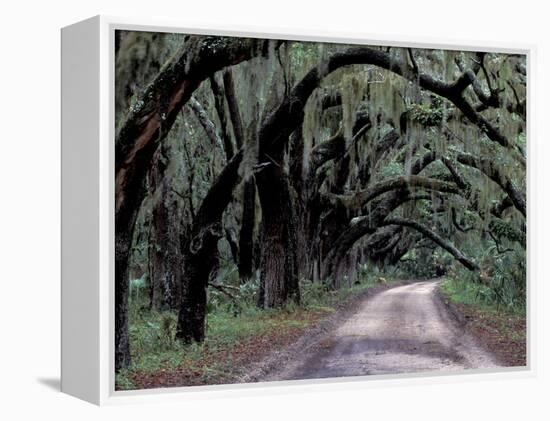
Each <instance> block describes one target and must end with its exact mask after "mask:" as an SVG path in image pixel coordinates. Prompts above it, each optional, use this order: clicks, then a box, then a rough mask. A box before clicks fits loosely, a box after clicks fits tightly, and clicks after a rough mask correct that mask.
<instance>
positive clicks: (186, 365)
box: [117, 280, 525, 389]
mask: <svg viewBox="0 0 550 421" xmlns="http://www.w3.org/2000/svg"><path fill="white" fill-rule="evenodd" d="M440 285H441V280H429V281H400V282H398V283H390V284H376V283H374V284H373V283H371V284H368V285H363V286H361V287H358V288H355V289H353V290H351V291H348V293H347V294H346V295H345V296H334V297H333V299H332V300H331V302H328V303H324V305H317V306H309V307H305V308H304V307H297V308H293V309H287V310H285V309H283V310H279V311H271V312H270V311H267V312H266V311H262V312H260V313H255V314H251V315H249V316H247V315H246V314H243V315H240V316H239V317H236V318H231V319H227V318H223V319H220V320H218V321H216V319H215V318H214V319H212V320H211V322H210V324H211V327H210V331H211V334H210V339H209V340H207V341H206V342H205V343H204V344H201V345H198V344H194V347H191V348H189V347H187V348H184V349H183V350H181V349H180V350H177V351H175V352H172V353H171V357H170V358H167V359H166V361H161V363H160V364H154V365H150V364H148V363H147V364H138V365H137V366H136V367H135V368H134V369H133V370H132V371H131V372H128V373H125V374H124V377H123V378H122V379H121V380H122V381H117V383H118V384H117V388H118V389H134V388H138V389H142V388H157V387H170V386H194V385H211V384H223V383H225V384H227V383H244V382H247V383H248V382H258V381H276V380H293V379H313V378H327V377H342V376H360V375H370V374H390V373H413V372H414V373H418V372H442V371H449V372H453V371H460V370H464V369H473V368H496V367H501V366H524V365H525V316H524V315H521V314H513V313H508V312H505V311H496V310H495V309H492V308H485V307H483V306H479V305H473V304H466V303H462V302H460V300H459V299H457V298H456V297H455V296H453V295H452V294H449V291H447V290H446V288H445V284H444V285H443V286H444V288H442V289H443V292H442V291H441V288H440ZM233 319H234V320H233ZM232 323H233V324H235V326H230V324H232ZM228 324H229V325H228ZM218 325H219V326H218ZM229 332H238V335H237V336H234V334H233V333H229Z"/></svg>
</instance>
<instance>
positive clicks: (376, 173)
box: [115, 34, 527, 370]
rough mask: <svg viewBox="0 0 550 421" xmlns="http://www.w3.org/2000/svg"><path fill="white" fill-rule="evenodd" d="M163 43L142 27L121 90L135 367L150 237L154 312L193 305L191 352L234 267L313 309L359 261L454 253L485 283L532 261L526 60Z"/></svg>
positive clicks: (277, 301)
mask: <svg viewBox="0 0 550 421" xmlns="http://www.w3.org/2000/svg"><path fill="white" fill-rule="evenodd" d="M162 39H163V41H162V42H164V43H165V44H166V45H164V47H163V46H162V42H161V41H160V40H158V39H156V38H151V35H147V34H138V35H136V34H130V35H126V38H122V40H121V43H120V47H119V49H118V52H117V66H119V67H120V69H121V70H120V74H121V75H124V74H126V75H130V76H127V77H126V79H128V78H130V79H132V78H133V79H138V80H137V81H134V82H131V81H129V80H126V79H122V80H119V81H117V92H122V93H117V95H118V96H120V99H119V98H117V101H118V100H120V101H119V102H117V107H118V108H117V109H118V110H119V111H117V116H118V118H117V120H118V127H119V129H118V132H117V137H116V143H115V150H116V180H115V190H116V192H115V193H116V198H115V199H116V209H115V224H116V229H115V230H116V244H115V251H116V270H115V272H116V273H115V279H116V294H115V302H116V322H115V329H116V330H115V338H116V341H115V342H116V352H115V356H116V358H115V362H116V368H117V370H119V369H121V368H123V367H127V366H128V365H129V364H130V349H129V338H128V285H129V284H128V282H129V276H130V272H131V271H130V267H132V265H131V263H132V262H133V261H134V260H135V255H136V253H135V252H133V251H132V250H133V248H135V247H136V244H137V243H140V242H141V243H147V245H146V247H145V248H147V249H148V251H149V252H148V261H149V264H148V275H149V288H150V291H151V304H152V306H153V307H154V308H155V309H157V310H164V309H169V308H171V309H174V308H177V309H178V313H179V314H178V323H177V332H176V336H177V338H178V339H180V340H182V341H183V342H191V341H199V342H200V341H202V340H204V338H205V320H206V315H207V311H208V309H207V304H208V288H209V286H210V287H212V288H217V289H219V290H221V291H225V293H228V292H227V288H230V287H231V286H230V285H224V284H221V283H220V282H218V280H217V274H218V272H220V271H222V269H223V267H226V266H231V267H234V268H235V271H236V272H237V273H238V277H239V278H240V282H244V281H245V280H248V279H254V278H255V277H256V273H257V274H258V277H259V285H258V291H257V294H258V305H259V306H260V307H262V308H268V307H278V306H283V305H285V304H286V303H288V302H291V301H293V302H295V303H299V302H300V299H301V288H300V283H301V281H302V280H304V279H309V280H319V281H323V282H325V283H326V284H327V286H328V287H329V288H339V287H341V286H344V285H347V284H350V283H351V282H353V281H354V279H355V278H356V276H357V269H358V266H359V265H365V264H367V265H376V266H380V267H382V266H385V265H402V266H403V267H405V266H407V265H409V263H410V261H411V260H414V261H415V263H416V264H417V267H416V269H415V268H412V269H415V270H418V269H419V268H420V269H421V268H427V269H426V270H428V271H429V270H432V269H433V270H434V271H435V270H436V269H437V271H438V273H439V272H441V271H443V270H446V268H449V267H450V266H453V265H451V264H450V262H451V260H454V261H455V262H456V265H454V266H456V268H459V267H462V268H464V270H465V271H467V272H470V273H471V274H474V277H475V278H476V279H479V280H480V282H483V281H484V280H485V279H487V277H488V276H489V277H490V276H497V274H496V273H494V272H495V267H496V266H498V265H500V266H503V265H504V264H503V263H502V262H503V261H504V260H503V256H512V255H513V256H515V257H517V258H518V259H519V261H520V262H521V261H524V260H525V245H526V215H527V203H526V193H525V188H526V187H525V173H526V155H525V154H526V152H525V121H526V112H527V109H526V91H527V90H526V83H527V80H526V69H525V57H524V56H521V55H506V54H495V53H483V52H458V51H441V50H419V49H407V48H396V47H363V46H347V45H337V44H311V43H301V42H288V41H286V42H282V41H269V40H256V39H238V38H224V37H205V36H179V37H173V38H170V39H167V38H162ZM132 40H133V41H134V42H136V43H138V45H137V46H134V51H140V50H139V48H138V46H141V47H142V48H145V47H147V46H148V47H147V48H150V52H149V53H148V54H147V55H146V56H147V57H148V58H149V61H148V62H147V63H145V61H146V60H145V61H144V64H143V67H144V69H146V71H144V74H143V75H142V76H140V77H139V78H138V77H137V76H134V75H136V74H137V73H136V70H135V69H133V68H132V69H130V70H131V71H127V72H123V71H122V69H123V65H122V63H123V60H122V57H123V56H122V54H123V53H124V52H125V51H126V52H127V51H130V49H129V48H127V49H126V50H125V49H124V48H123V46H124V42H125V41H126V43H130V41H132ZM153 45H154V46H155V47H157V48H159V49H160V50H162V51H163V52H164V53H161V54H155V50H154V49H153V48H152V47H153ZM144 46H145V47H144ZM167 52H170V54H167ZM134 54H135V53H134ZM163 54H164V55H163ZM152 57H157V58H155V59H152ZM158 57H161V58H163V59H162V60H163V61H165V62H164V63H163V65H162V67H160V66H157V65H156V64H155V63H156V62H157V61H158V60H161V58H158ZM168 57H169V58H168ZM143 60H144V59H143ZM119 62H120V65H119V64H118V63H119ZM130 62H131V63H134V62H135V58H132V59H131V60H130ZM134 65H135V67H137V68H139V67H140V64H134ZM150 69H157V70H155V72H153V73H155V74H150V73H151V72H150ZM117 74H119V72H118V71H117ZM132 83H133V84H134V85H135V86H137V88H136V87H135V86H134V87H133V88H128V87H130V86H133V85H132ZM128 89H130V90H131V92H132V94H131V95H129V97H128V95H125V96H123V93H127V92H129V91H128ZM118 104H120V105H118ZM124 108H126V114H123V111H121V110H122V109H124ZM123 115H124V116H123ZM146 230H147V232H148V233H149V235H148V236H145V235H144V234H143V233H144V232H145V231H146ZM145 238H147V239H146V240H145ZM132 245H134V246H132ZM480 249H484V250H490V252H487V253H485V254H484V255H483V256H482V257H480V256H479V255H478V253H475V252H474V250H480ZM410 256H416V257H414V259H411V258H410ZM419 256H420V257H419ZM438 259H439V260H440V261H437V262H435V263H434V261H435V260H438ZM522 259H523V260H522ZM443 261H444V262H443ZM442 262H443V263H442ZM495 262H497V263H495ZM498 262H500V263H498ZM409 266H410V265H409ZM409 266H407V267H409ZM454 266H453V267H454ZM140 267H141V266H140ZM409 269H411V268H410V267H409ZM501 269H502V270H504V271H508V272H506V273H512V270H511V269H510V268H509V267H507V266H506V267H502V268H500V267H499V270H500V271H501V272H502V270H501ZM457 270H459V269H457ZM434 273H435V272H434ZM499 273H500V272H499ZM499 276H500V275H499ZM506 276H508V275H506ZM510 276H511V275H510ZM514 276H515V277H514V278H513V279H515V281H514V282H516V283H518V285H517V287H518V288H519V290H520V291H521V288H524V285H523V286H522V285H521V279H520V278H521V277H519V278H518V276H516V275H514ZM518 279H519V280H518Z"/></svg>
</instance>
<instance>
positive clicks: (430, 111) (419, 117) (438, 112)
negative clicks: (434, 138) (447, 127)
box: [407, 104, 443, 127]
mask: <svg viewBox="0 0 550 421" xmlns="http://www.w3.org/2000/svg"><path fill="white" fill-rule="evenodd" d="M407 113H408V114H409V117H410V119H411V120H412V121H415V122H417V123H419V124H421V125H422V126H424V127H435V126H440V125H441V122H442V121H443V109H442V108H440V107H439V106H437V105H434V104H411V105H410V106H409V108H408V109H407Z"/></svg>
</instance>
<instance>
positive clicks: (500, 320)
mask: <svg viewBox="0 0 550 421" xmlns="http://www.w3.org/2000/svg"><path fill="white" fill-rule="evenodd" d="M485 288H486V287H485V286H484V285H482V284H472V283H470V282H467V281H461V280H457V279H453V278H445V279H444V280H443V281H442V283H441V288H440V290H441V292H442V294H443V296H444V297H445V299H446V300H448V301H449V302H450V303H452V304H453V306H454V307H455V309H456V310H457V311H458V312H460V314H462V315H463V316H464V319H465V321H466V329H467V330H468V332H469V333H471V334H472V335H473V336H474V337H476V338H477V339H478V341H479V342H480V343H482V344H484V345H485V346H486V347H487V348H488V349H489V350H490V351H491V352H492V353H493V354H494V355H495V356H496V358H497V359H498V360H499V362H500V364H502V365H503V366H508V367H512V366H525V365H526V350H527V347H526V345H527V342H526V332H527V330H526V313H525V308H524V307H522V306H515V307H503V306H499V305H497V304H496V303H494V302H491V301H490V300H487V299H486V291H485Z"/></svg>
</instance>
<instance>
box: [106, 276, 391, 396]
mask: <svg viewBox="0 0 550 421" xmlns="http://www.w3.org/2000/svg"><path fill="white" fill-rule="evenodd" d="M392 285H395V283H393V282H392V281H391V280H389V281H387V284H386V283H383V284H380V283H378V282H376V281H371V282H364V283H362V284H360V285H356V286H353V287H351V288H344V289H341V290H338V291H333V292H328V293H327V292H323V293H322V294H320V295H321V296H322V298H311V297H309V298H308V297H304V300H305V301H308V304H306V305H305V306H290V307H286V308H282V309H277V310H259V309H257V308H255V306H252V307H251V308H248V309H245V310H244V311H243V312H242V313H240V314H238V315H233V314H225V313H224V312H214V313H212V314H209V316H208V320H207V335H206V339H205V342H204V343H202V344H196V343H194V344H191V345H187V346H183V347H181V346H179V345H178V344H176V343H167V344H165V345H164V347H163V348H162V349H159V347H158V343H159V342H162V341H159V337H158V336H157V335H162V334H159V333H158V325H163V321H162V317H163V316H160V315H158V314H157V315H156V317H155V315H151V314H146V315H144V316H134V317H133V318H132V319H133V320H135V322H134V323H131V326H130V334H131V344H132V351H133V356H132V359H133V367H132V369H130V370H125V371H123V372H121V373H119V374H117V379H116V389H117V390H133V389H149V388H160V387H176V386H199V385H212V384H227V383H242V382H248V381H257V380H255V379H254V378H253V377H255V376H256V375H258V374H259V373H261V372H262V370H264V369H265V367H266V366H267V365H266V362H267V361H271V360H272V359H273V356H274V355H279V353H280V352H282V351H283V350H287V349H289V348H290V347H292V346H295V345H296V344H297V343H300V341H301V340H303V339H302V338H304V337H310V336H311V335H312V334H315V332H326V331H327V329H330V326H332V323H333V321H334V320H335V319H339V318H340V317H343V315H344V314H348V313H349V312H350V311H351V310H352V309H354V308H356V307H357V306H358V305H359V303H361V302H362V301H363V300H364V299H365V298H366V297H370V296H371V295H373V294H376V293H377V292H379V291H381V290H384V289H387V288H390V287H391V286H392ZM173 317H175V315H173ZM152 326H156V327H157V330H155V329H152ZM151 331H153V334H154V335H155V336H156V338H154V339H153V340H151V341H147V340H143V338H144V337H148V336H150V334H149V333H150V332H151ZM153 343H154V344H156V345H154V346H151V344H153Z"/></svg>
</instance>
